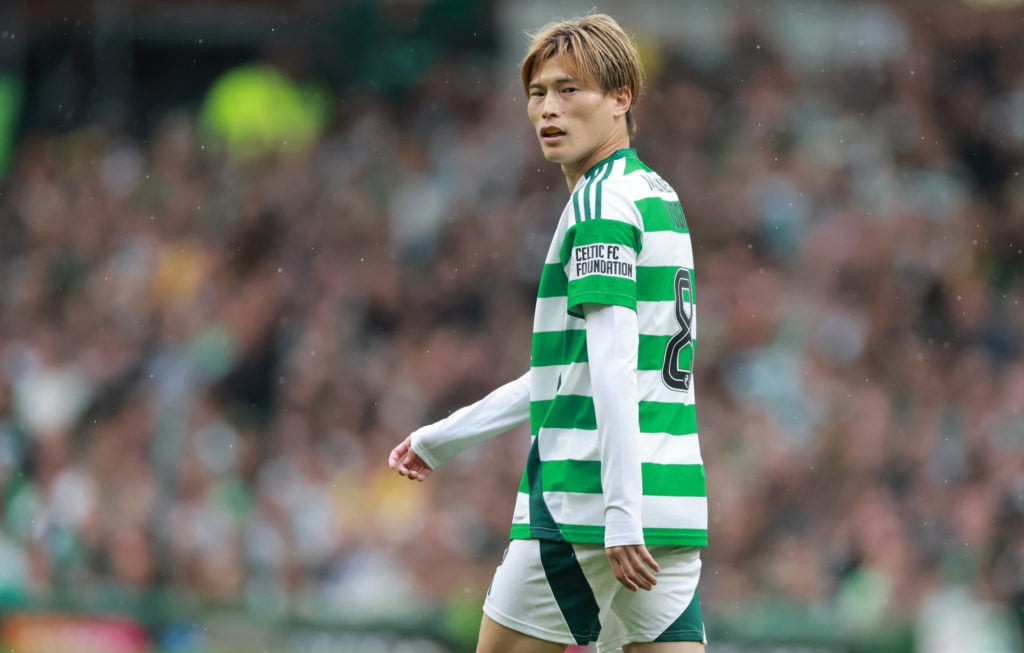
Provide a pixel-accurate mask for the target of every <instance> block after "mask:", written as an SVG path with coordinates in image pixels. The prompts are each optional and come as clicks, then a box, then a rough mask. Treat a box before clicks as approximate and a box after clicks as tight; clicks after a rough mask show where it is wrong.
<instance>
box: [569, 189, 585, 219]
mask: <svg viewBox="0 0 1024 653" xmlns="http://www.w3.org/2000/svg"><path fill="white" fill-rule="evenodd" d="M584 188H585V187H584ZM582 192H583V188H581V189H579V190H578V191H576V192H575V193H573V194H572V212H573V215H574V217H575V218H576V224H579V223H580V221H581V220H582V219H583V214H582V212H581V211H580V193H582Z"/></svg>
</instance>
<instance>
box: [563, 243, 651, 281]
mask: <svg viewBox="0 0 1024 653" xmlns="http://www.w3.org/2000/svg"><path fill="white" fill-rule="evenodd" d="M568 267H569V279H570V280H573V279H581V278H583V277H586V276H588V275H591V274H603V275H606V276H613V277H622V278H624V279H633V280H635V279H636V254H635V253H634V252H633V250H631V249H629V248H628V247H623V246H622V245H612V244H605V243H595V244H593V245H579V246H577V247H573V248H572V260H571V261H570V263H569V265H568Z"/></svg>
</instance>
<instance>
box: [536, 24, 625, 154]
mask: <svg viewBox="0 0 1024 653" xmlns="http://www.w3.org/2000/svg"><path fill="white" fill-rule="evenodd" d="M530 38H531V41H530V48H529V50H527V52H526V57H525V58H524V59H523V65H522V68H521V70H520V74H521V75H522V78H523V90H525V91H526V92H527V94H529V86H530V80H531V79H533V76H534V74H535V73H536V72H537V69H538V68H539V67H540V66H541V65H543V64H544V63H545V62H546V61H547V60H548V59H551V58H552V57H556V56H558V55H565V56H566V58H567V59H568V61H569V62H570V64H571V65H572V66H573V67H574V68H575V70H573V73H574V74H576V75H579V76H580V77H582V78H584V79H592V80H594V81H596V82H597V84H598V85H599V86H600V87H601V90H602V91H603V92H604V93H610V92H612V91H614V90H616V89H619V88H622V87H624V86H625V87H628V88H629V90H630V91H631V93H632V96H633V99H632V103H631V104H630V107H629V110H628V111H627V112H626V127H627V129H628V130H629V136H630V138H632V137H634V136H635V135H636V121H635V120H634V119H633V109H634V108H636V105H637V102H638V101H639V100H640V96H641V95H642V94H643V90H644V69H643V66H642V65H641V64H640V56H639V55H638V54H637V51H636V46H635V45H633V41H632V40H630V38H629V36H628V35H627V34H626V32H625V31H623V29H622V27H621V26H619V24H618V23H617V22H616V21H615V19H614V18H612V17H611V16H608V15H606V14H596V13H595V14H587V15H586V16H580V17H578V18H570V19H568V20H559V21H556V22H553V23H549V24H547V25H545V26H544V27H542V28H541V29H540V30H539V31H538V32H536V33H534V34H532V35H530Z"/></svg>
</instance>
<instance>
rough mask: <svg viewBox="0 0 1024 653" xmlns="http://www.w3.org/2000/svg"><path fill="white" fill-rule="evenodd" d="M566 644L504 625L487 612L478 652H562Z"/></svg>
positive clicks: (478, 642) (478, 643) (483, 621)
mask: <svg viewBox="0 0 1024 653" xmlns="http://www.w3.org/2000/svg"><path fill="white" fill-rule="evenodd" d="M564 650H565V644H555V643H553V642H546V641H544V640H541V639H537V638H535V637H530V636H529V635H524V634H523V633H520V632H518V631H515V630H512V629H511V628H507V627H505V626H502V625H501V624H499V623H498V622H497V621H495V620H493V619H491V618H490V617H488V616H487V615H486V614H485V615H484V618H483V620H482V621H481V622H480V637H479V639H478V640H477V644H476V653H562V652H563V651H564Z"/></svg>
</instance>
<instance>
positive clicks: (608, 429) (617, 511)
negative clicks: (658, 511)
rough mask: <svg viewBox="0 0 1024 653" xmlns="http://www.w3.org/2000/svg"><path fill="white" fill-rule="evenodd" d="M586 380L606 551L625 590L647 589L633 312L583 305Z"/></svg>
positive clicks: (650, 563)
mask: <svg viewBox="0 0 1024 653" xmlns="http://www.w3.org/2000/svg"><path fill="white" fill-rule="evenodd" d="M583 314H584V317H585V318H586V330H587V352H588V359H589V361H590V382H591V387H592V390H593V397H594V412H595V414H596V417H597V432H598V441H599V443H600V445H599V446H600V456H601V488H602V492H603V493H604V502H605V503H604V505H605V509H604V517H605V541H604V544H605V550H606V551H607V553H608V559H609V562H610V563H611V565H612V570H613V572H614V573H615V577H616V578H617V579H618V580H619V582H621V583H622V584H623V585H624V586H626V587H627V588H629V589H631V590H633V591H634V592H635V591H637V589H638V588H642V589H646V590H649V589H651V587H653V586H654V585H655V584H656V583H657V580H656V579H655V577H654V574H653V573H652V570H653V571H658V570H659V568H658V563H657V562H655V560H654V558H653V556H651V554H650V552H649V551H648V550H647V547H646V546H645V545H644V536H643V526H642V523H641V520H640V507H641V500H642V497H643V481H642V476H641V466H640V451H639V443H638V439H639V437H640V416H639V404H638V401H637V378H636V372H637V349H638V345H639V341H640V336H639V327H638V324H637V317H636V312H635V311H633V310H631V309H629V308H625V307H622V306H614V305H609V306H606V305H601V304H584V305H583Z"/></svg>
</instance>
